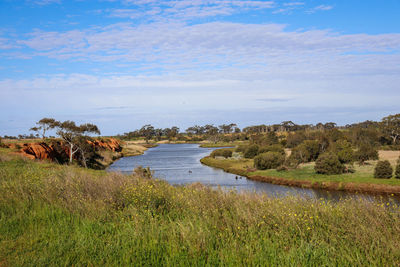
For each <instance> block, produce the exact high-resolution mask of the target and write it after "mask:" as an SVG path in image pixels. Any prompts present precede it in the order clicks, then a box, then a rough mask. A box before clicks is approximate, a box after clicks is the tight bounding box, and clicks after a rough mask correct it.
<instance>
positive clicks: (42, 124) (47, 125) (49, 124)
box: [30, 118, 56, 139]
mask: <svg viewBox="0 0 400 267" xmlns="http://www.w3.org/2000/svg"><path fill="white" fill-rule="evenodd" d="M36 124H37V125H38V126H36V127H32V128H31V129H30V130H31V131H35V132H37V133H41V135H42V138H43V139H44V138H45V137H46V132H47V131H48V130H51V129H54V128H55V127H56V120H55V119H53V118H43V119H41V120H40V121H38V122H36Z"/></svg>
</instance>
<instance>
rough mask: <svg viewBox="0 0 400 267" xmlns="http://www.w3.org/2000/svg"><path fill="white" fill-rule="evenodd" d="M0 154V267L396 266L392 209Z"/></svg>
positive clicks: (398, 236) (399, 258) (397, 241)
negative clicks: (215, 187) (230, 189)
mask: <svg viewBox="0 0 400 267" xmlns="http://www.w3.org/2000/svg"><path fill="white" fill-rule="evenodd" d="M0 156H1V157H0V266H46V265H52V266H63V265H78V266H86V265H94V266H103V265H106V266H118V265H128V266H130V265H134V266H143V265H145V266H159V265H166V266H204V265H213V266H214V265H228V266H252V265H269V266H299V265H300V266H354V265H355V266H365V265H372V266H394V265H396V266H397V265H399V263H400V250H399V249H398V248H399V247H400V209H399V207H397V206H396V205H394V206H393V207H392V208H385V207H384V206H388V205H390V203H370V202H364V201H355V200H346V201H343V202H340V203H330V202H326V201H323V200H306V199H301V198H296V197H286V198H280V199H276V198H273V197H268V196H267V195H257V194H237V193H235V192H225V191H222V190H212V189H210V188H208V187H205V186H202V185H200V184H194V185H189V186H179V187H174V186H171V185H169V184H167V183H166V182H162V181H157V180H153V179H142V178H139V177H134V176H129V175H121V174H115V173H107V172H105V171H94V170H84V169H81V168H78V167H74V166H60V165H56V164H53V163H39V162H33V161H27V160H22V159H18V157H16V156H9V155H4V154H3V153H2V152H0Z"/></svg>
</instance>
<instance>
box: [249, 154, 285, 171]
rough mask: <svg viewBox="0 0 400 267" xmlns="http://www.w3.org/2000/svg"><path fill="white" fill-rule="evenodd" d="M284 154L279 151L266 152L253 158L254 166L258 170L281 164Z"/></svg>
mask: <svg viewBox="0 0 400 267" xmlns="http://www.w3.org/2000/svg"><path fill="white" fill-rule="evenodd" d="M284 161H285V156H284V155H282V154H281V153H279V152H266V153H262V154H260V155H258V156H256V157H255V158H254V167H256V168H257V169H258V170H267V169H275V168H277V167H279V166H280V165H282V164H283V162H284Z"/></svg>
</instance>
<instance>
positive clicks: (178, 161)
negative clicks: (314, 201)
mask: <svg viewBox="0 0 400 267" xmlns="http://www.w3.org/2000/svg"><path fill="white" fill-rule="evenodd" d="M214 149H215V148H201V147H199V145H198V144H160V145H159V146H157V147H154V148H150V149H149V150H147V151H145V153H144V154H143V155H140V156H134V157H124V158H121V159H119V160H118V161H116V162H114V163H113V164H112V165H111V166H110V167H109V168H108V171H116V172H121V173H132V171H133V169H134V168H136V167H138V166H143V167H150V169H151V170H153V171H154V172H155V175H154V176H155V177H157V178H159V179H164V180H166V181H167V182H169V183H170V184H173V185H182V184H190V183H196V182H200V183H202V184H205V185H209V186H211V187H213V188H218V187H221V188H224V189H228V190H230V189H234V190H237V191H238V192H244V191H250V192H254V191H255V192H257V193H267V194H268V195H274V196H286V195H301V196H304V197H308V198H325V199H330V200H339V199H343V198H349V197H361V198H366V199H371V200H373V199H375V198H379V199H381V198H383V200H384V201H386V200H388V198H390V197H389V196H374V195H369V194H356V193H351V192H344V191H327V190H321V189H308V188H299V187H291V186H282V185H274V184H270V183H264V182H258V181H252V180H249V179H246V177H240V176H237V175H235V174H230V173H227V172H224V171H223V170H220V169H216V168H212V167H208V166H205V165H203V164H201V163H200V159H201V158H203V157H205V156H207V155H209V154H210V153H211V152H212V151H213V150H214ZM396 202H397V201H396Z"/></svg>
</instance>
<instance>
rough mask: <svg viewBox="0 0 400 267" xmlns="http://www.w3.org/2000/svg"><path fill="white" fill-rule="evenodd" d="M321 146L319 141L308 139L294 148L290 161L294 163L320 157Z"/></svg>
mask: <svg viewBox="0 0 400 267" xmlns="http://www.w3.org/2000/svg"><path fill="white" fill-rule="evenodd" d="M319 153H320V146H319V143H318V141H312V140H306V141H304V142H303V143H301V144H300V145H298V146H296V147H295V148H293V150H292V154H291V155H290V157H289V161H290V162H293V163H294V164H296V163H297V164H299V163H305V162H311V161H314V160H316V159H317V158H318V155H319Z"/></svg>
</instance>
